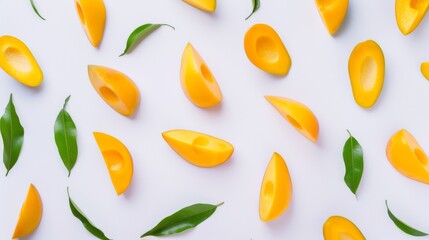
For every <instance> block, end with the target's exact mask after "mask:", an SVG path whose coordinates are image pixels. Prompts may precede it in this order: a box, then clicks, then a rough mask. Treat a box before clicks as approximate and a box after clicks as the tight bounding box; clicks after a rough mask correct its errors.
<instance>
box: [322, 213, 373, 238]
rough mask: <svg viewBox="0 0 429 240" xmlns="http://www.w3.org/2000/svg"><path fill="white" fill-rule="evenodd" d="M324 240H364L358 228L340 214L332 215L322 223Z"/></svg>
mask: <svg viewBox="0 0 429 240" xmlns="http://www.w3.org/2000/svg"><path fill="white" fill-rule="evenodd" d="M323 237H324V239H325V240H365V239H366V238H365V237H364V236H363V234H362V233H361V231H360V230H359V228H357V227H356V225H354V224H353V223H352V222H351V221H350V220H348V219H347V218H344V217H341V216H332V217H330V218H328V220H326V222H325V224H324V225H323Z"/></svg>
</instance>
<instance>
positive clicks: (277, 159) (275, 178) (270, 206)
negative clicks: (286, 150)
mask: <svg viewBox="0 0 429 240" xmlns="http://www.w3.org/2000/svg"><path fill="white" fill-rule="evenodd" d="M291 199H292V181H291V179H290V175H289V170H288V168H287V165H286V162H285V161H284V159H283V158H282V156H281V155H280V154H278V153H274V154H273V156H272V158H271V160H270V163H269V164H268V167H267V170H266V171H265V175H264V179H263V180H262V186H261V192H260V195H259V218H260V219H261V221H263V222H268V221H272V220H274V219H276V218H278V217H279V216H280V215H282V214H283V212H285V211H286V210H287V209H288V207H289V204H290V202H291Z"/></svg>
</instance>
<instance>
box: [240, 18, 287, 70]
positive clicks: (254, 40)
mask: <svg viewBox="0 0 429 240" xmlns="http://www.w3.org/2000/svg"><path fill="white" fill-rule="evenodd" d="M244 50H245V52H246V55H247V58H249V60H250V62H252V63H253V64H254V65H255V66H256V67H258V68H259V69H261V70H262V71H265V72H267V73H271V74H274V75H280V76H285V75H287V74H288V72H289V69H290V66H291V64H292V61H291V58H290V56H289V53H288V51H287V49H286V47H285V46H284V44H283V42H282V40H281V39H280V37H279V35H278V34H277V32H276V31H275V30H274V29H273V28H272V27H270V26H268V25H266V24H255V25H253V26H252V27H251V28H250V29H249V30H248V31H247V32H246V35H245V36H244Z"/></svg>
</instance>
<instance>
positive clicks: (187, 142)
mask: <svg viewBox="0 0 429 240" xmlns="http://www.w3.org/2000/svg"><path fill="white" fill-rule="evenodd" d="M162 137H163V138H164V140H165V141H166V142H167V143H168V145H170V147H171V148H172V149H173V150H174V151H175V152H176V153H177V154H179V155H180V156H181V157H182V158H183V159H185V160H186V161H188V162H189V163H191V164H193V165H195V166H198V167H204V168H211V167H215V166H218V165H220V164H223V163H225V162H226V161H228V159H229V158H230V157H231V155H232V153H233V152H234V147H233V146H232V145H231V144H229V143H228V142H226V141H224V140H221V139H219V138H216V137H213V136H210V135H207V134H203V133H199V132H194V131H188V130H171V131H167V132H164V133H162Z"/></svg>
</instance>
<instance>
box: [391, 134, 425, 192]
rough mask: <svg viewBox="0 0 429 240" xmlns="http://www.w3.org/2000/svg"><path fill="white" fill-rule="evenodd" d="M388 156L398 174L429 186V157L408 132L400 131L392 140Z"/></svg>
mask: <svg viewBox="0 0 429 240" xmlns="http://www.w3.org/2000/svg"><path fill="white" fill-rule="evenodd" d="M386 155H387V159H389V161H390V163H391V164H392V166H393V167H394V168H395V169H396V170H397V171H398V172H400V173H401V174H403V175H404V176H406V177H408V178H411V179H413V180H416V181H419V182H422V183H426V184H429V164H428V157H427V155H426V153H425V152H424V151H423V149H422V148H421V146H420V144H419V143H418V142H417V140H416V139H415V138H414V137H413V136H412V135H411V134H410V133H409V132H408V131H407V130H405V129H402V130H399V131H398V132H397V133H395V134H394V135H393V136H392V137H391V138H390V140H389V142H388V144H387V147H386Z"/></svg>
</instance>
